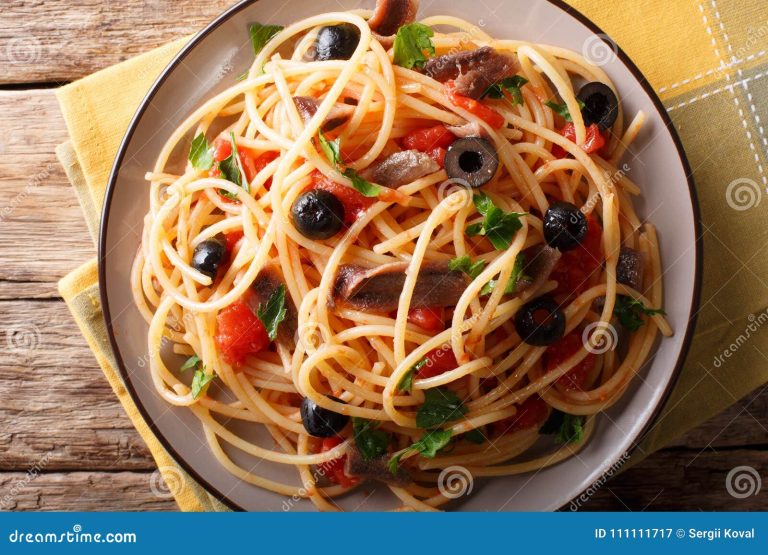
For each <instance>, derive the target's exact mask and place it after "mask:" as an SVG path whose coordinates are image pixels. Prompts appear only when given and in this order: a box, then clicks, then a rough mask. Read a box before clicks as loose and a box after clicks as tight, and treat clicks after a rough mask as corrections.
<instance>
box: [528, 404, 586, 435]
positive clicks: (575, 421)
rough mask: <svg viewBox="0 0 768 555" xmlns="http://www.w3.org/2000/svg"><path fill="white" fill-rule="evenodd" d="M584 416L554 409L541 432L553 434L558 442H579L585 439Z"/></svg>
mask: <svg viewBox="0 0 768 555" xmlns="http://www.w3.org/2000/svg"><path fill="white" fill-rule="evenodd" d="M585 420H586V418H585V417H584V416H580V415H575V414H567V413H565V412H562V411H559V410H553V411H552V414H550V415H549V418H548V419H547V421H546V422H544V425H542V427H541V428H540V429H539V433H540V434H546V435H553V434H554V436H555V440H556V441H557V442H558V443H579V442H580V441H582V440H583V439H584V421H585Z"/></svg>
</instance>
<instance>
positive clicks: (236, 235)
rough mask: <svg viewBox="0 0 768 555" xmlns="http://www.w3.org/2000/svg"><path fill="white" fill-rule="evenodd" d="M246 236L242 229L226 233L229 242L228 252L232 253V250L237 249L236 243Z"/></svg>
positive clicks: (226, 240)
mask: <svg viewBox="0 0 768 555" xmlns="http://www.w3.org/2000/svg"><path fill="white" fill-rule="evenodd" d="M244 236H245V234H244V233H243V232H242V231H230V232H229V233H225V234H224V241H225V242H226V244H227V252H228V253H229V254H232V251H234V250H235V245H237V242H238V241H240V239H242V238H243V237H244Z"/></svg>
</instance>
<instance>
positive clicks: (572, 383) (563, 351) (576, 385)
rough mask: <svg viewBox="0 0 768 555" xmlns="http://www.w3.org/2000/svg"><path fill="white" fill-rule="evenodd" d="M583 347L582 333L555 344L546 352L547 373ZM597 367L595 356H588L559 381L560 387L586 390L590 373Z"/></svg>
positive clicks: (573, 333)
mask: <svg viewBox="0 0 768 555" xmlns="http://www.w3.org/2000/svg"><path fill="white" fill-rule="evenodd" d="M582 346H583V343H582V337H581V332H577V331H574V332H571V333H569V334H568V335H566V336H565V337H563V338H562V339H560V340H559V341H557V342H555V343H553V344H552V345H550V346H549V347H547V350H546V351H544V368H545V369H546V371H547V372H550V371H551V370H553V369H554V368H555V367H556V366H557V365H558V364H561V363H562V362H565V361H566V360H568V359H569V358H571V357H572V356H573V355H575V354H576V353H577V352H578V351H579V349H581V348H582ZM594 366H595V355H593V354H592V353H589V354H587V356H586V357H584V360H582V361H581V362H580V363H578V364H577V365H576V366H574V367H573V368H572V369H571V370H569V371H568V373H567V374H565V375H564V376H563V377H562V378H559V379H558V380H557V383H558V385H561V386H563V387H564V388H565V389H568V390H572V389H578V390H579V391H581V390H583V389H584V386H585V385H586V382H587V378H589V373H590V371H591V370H592V368H593V367H594Z"/></svg>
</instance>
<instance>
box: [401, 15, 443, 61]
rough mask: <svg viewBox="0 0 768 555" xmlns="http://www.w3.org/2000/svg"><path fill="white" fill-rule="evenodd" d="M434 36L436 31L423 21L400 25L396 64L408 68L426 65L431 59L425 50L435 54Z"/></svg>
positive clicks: (431, 54) (432, 54)
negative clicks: (422, 22)
mask: <svg viewBox="0 0 768 555" xmlns="http://www.w3.org/2000/svg"><path fill="white" fill-rule="evenodd" d="M433 36H435V32H434V31H433V30H432V29H431V28H430V27H427V26H426V25H423V24H421V23H410V24H408V25H403V26H402V27H400V28H399V29H398V30H397V36H396V37H395V59H394V62H395V65H398V66H401V67H404V68H406V69H413V68H414V67H417V68H422V67H424V64H425V63H426V61H427V60H428V59H429V57H428V56H426V55H425V54H424V52H425V51H426V52H428V53H429V55H430V56H434V55H435V45H434V44H432V37H433Z"/></svg>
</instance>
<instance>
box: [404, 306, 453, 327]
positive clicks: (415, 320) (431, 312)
mask: <svg viewBox="0 0 768 555" xmlns="http://www.w3.org/2000/svg"><path fill="white" fill-rule="evenodd" d="M408 321H409V322H410V323H411V324H414V325H416V326H419V327H420V328H421V329H423V330H425V331H431V332H435V333H437V332H440V331H443V330H444V329H445V310H444V309H443V308H442V307H434V308H413V309H411V310H410V311H408Z"/></svg>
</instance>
